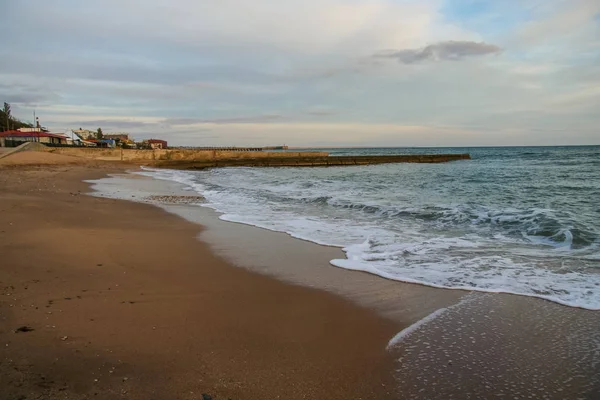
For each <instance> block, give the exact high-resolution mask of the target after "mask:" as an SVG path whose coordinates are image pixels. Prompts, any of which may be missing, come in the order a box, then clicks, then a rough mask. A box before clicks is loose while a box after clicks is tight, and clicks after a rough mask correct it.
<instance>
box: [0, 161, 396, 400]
mask: <svg viewBox="0 0 600 400" xmlns="http://www.w3.org/2000/svg"><path fill="white" fill-rule="evenodd" d="M11 157H12V156H11ZM122 170H123V166H111V165H108V164H102V163H93V164H87V163H85V164H82V165H76V166H71V165H70V166H65V165H46V166H23V165H19V166H12V167H4V168H2V169H0V254H1V258H0V262H1V268H0V294H1V295H2V296H1V297H0V315H1V317H0V344H1V345H2V352H1V356H0V360H1V361H0V388H1V390H0V398H2V399H30V398H31V399H37V398H53V399H54V398H60V399H86V398H102V399H113V398H115V399H116V398H131V399H165V398H173V399H176V398H177V399H199V398H203V397H202V395H203V394H206V395H209V396H211V397H212V398H213V399H229V398H231V399H276V398H281V399H306V398H311V399H314V398H327V399H347V398H352V399H385V398H395V397H396V396H397V394H396V393H394V390H395V387H394V385H393V382H392V376H391V372H392V370H393V359H392V354H391V353H389V352H387V351H386V349H385V347H386V344H387V341H388V340H389V339H390V337H392V336H393V335H394V334H395V333H396V332H397V330H398V327H397V324H395V323H393V322H392V321H390V320H386V319H384V318H382V317H380V316H378V315H377V314H376V313H374V312H372V311H370V310H368V309H366V308H364V307H360V306H357V305H354V304H352V303H350V302H349V301H346V300H344V299H342V298H340V297H338V296H335V295H333V294H331V293H327V292H324V291H319V290H315V289H310V288H306V287H300V286H297V285H290V284H286V283H282V282H281V281H277V280H275V279H272V278H270V277H266V276H263V275H259V274H257V273H254V272H250V271H248V270H245V269H241V268H236V267H234V266H232V265H231V264H230V263H228V262H226V261H225V260H223V259H222V258H221V257H219V256H217V255H215V254H213V252H211V250H210V249H209V248H208V246H207V245H206V244H204V243H202V242H201V241H198V240H197V236H198V233H199V232H200V231H201V229H200V227H199V226H198V225H196V224H192V223H190V222H187V221H185V220H183V219H181V218H178V217H176V216H174V215H170V214H168V213H167V212H165V211H163V210H161V209H159V208H156V207H153V206H150V205H145V204H137V203H133V202H126V201H121V200H112V199H103V198H96V197H90V196H86V195H84V194H83V193H85V192H86V191H88V185H87V184H85V183H82V180H83V179H93V178H100V177H102V176H104V175H105V173H106V172H119V171H122ZM20 327H29V328H31V329H33V330H32V331H29V332H17V333H15V330H17V329H18V328H20Z"/></svg>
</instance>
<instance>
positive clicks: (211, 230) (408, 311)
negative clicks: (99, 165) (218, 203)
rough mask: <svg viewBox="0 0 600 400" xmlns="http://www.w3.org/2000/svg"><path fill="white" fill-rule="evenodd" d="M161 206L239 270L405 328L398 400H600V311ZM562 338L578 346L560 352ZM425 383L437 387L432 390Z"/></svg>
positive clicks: (202, 211) (173, 189) (393, 340)
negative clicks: (417, 273) (390, 269)
mask: <svg viewBox="0 0 600 400" xmlns="http://www.w3.org/2000/svg"><path fill="white" fill-rule="evenodd" d="M134 176H135V177H136V178H135V179H133V180H132V179H131V178H132V175H131V174H129V175H126V176H124V177H122V178H123V179H125V182H126V184H125V186H126V187H128V188H129V189H131V185H133V183H132V181H135V185H134V186H135V187H136V190H140V191H141V192H144V191H148V192H149V193H154V192H155V191H158V193H163V191H164V192H165V193H171V194H173V193H178V194H179V193H180V192H179V191H181V194H184V193H185V194H190V193H195V194H197V193H196V192H194V191H190V190H187V191H186V190H183V191H182V186H181V184H179V183H176V182H172V181H165V180H155V179H153V178H150V177H143V176H139V175H134ZM115 179H117V180H118V179H120V178H119V177H116V178H115ZM144 182H146V183H147V184H148V186H147V187H144V184H143V183H144ZM123 183H124V182H121V183H117V186H121V187H123ZM137 185H140V186H139V187H138V186H137ZM160 207H162V208H164V209H166V210H167V211H169V212H172V213H175V214H176V215H180V216H183V217H184V218H185V219H187V220H189V221H194V222H197V223H201V224H202V225H203V226H205V229H204V230H203V231H202V233H201V235H200V239H201V240H203V241H205V242H207V243H209V244H210V245H211V248H212V249H213V251H215V252H216V253H217V254H219V255H220V256H222V257H225V258H226V259H227V260H229V261H230V262H232V263H233V264H234V265H238V266H241V267H244V268H247V269H250V270H252V271H256V272H259V273H261V274H266V275H271V276H274V277H276V278H277V279H279V280H283V281H286V282H291V283H293V284H296V285H301V286H308V287H311V288H318V289H321V290H325V291H329V292H332V293H335V294H336V295H339V296H342V297H344V298H346V299H348V300H350V301H351V302H353V303H355V304H359V305H361V306H365V307H367V308H368V309H371V310H374V311H375V312H377V313H378V314H379V315H381V316H383V317H385V318H386V319H388V320H391V321H393V322H394V323H395V324H396V326H397V327H398V328H397V332H396V334H395V336H393V337H390V338H389V339H390V341H389V345H388V349H389V351H391V352H393V354H394V356H395V357H396V358H397V359H398V361H397V362H396V363H395V365H396V371H395V373H394V375H395V379H396V382H397V385H398V391H399V392H398V393H401V395H399V398H423V393H426V397H427V398H431V399H446V398H454V397H455V396H459V397H458V398H462V397H461V396H466V395H467V394H469V393H470V394H471V395H472V396H475V397H479V398H484V397H489V396H495V395H508V396H513V397H521V396H525V397H527V396H533V397H534V398H535V397H536V396H538V395H540V391H543V393H544V395H545V396H547V398H550V399H553V398H557V399H559V398H564V396H565V395H567V396H572V397H574V398H575V397H577V398H584V399H587V398H593V393H596V392H600V374H596V373H595V372H594V371H595V370H596V369H597V365H600V353H597V351H596V350H595V347H594V346H595V344H594V343H596V342H598V343H600V334H599V333H598V332H597V331H596V328H595V327H596V326H598V324H600V313H598V312H595V311H590V310H587V309H584V308H574V307H569V306H564V305H561V304H558V303H556V302H552V301H549V300H546V299H540V298H536V297H529V296H522V295H514V294H505V293H486V292H468V291H463V290H455V289H440V288H433V287H430V286H424V285H420V284H412V283H405V282H401V281H396V280H388V279H385V278H382V277H379V276H377V275H373V274H370V273H367V272H362V271H349V270H346V269H342V268H338V267H335V266H332V265H330V264H329V261H330V260H331V259H333V258H338V257H339V256H341V255H342V254H341V253H342V252H341V249H339V248H337V247H329V246H322V245H319V244H315V243H314V242H310V241H305V240H298V239H296V238H295V237H292V236H290V235H288V234H287V233H284V232H277V231H271V230H268V229H263V228H259V229H257V228H258V227H255V226H253V225H247V224H243V223H231V222H229V221H226V220H221V219H219V215H220V214H219V213H217V212H216V211H214V210H212V209H210V208H207V207H199V206H198V205H185V204H178V205H168V204H162V205H160ZM281 261H284V262H281ZM283 265H285V266H286V268H282V266H283ZM361 272H362V273H361ZM492 317H493V318H492ZM515 321H516V322H515ZM449 333H450V335H449ZM555 335H559V336H561V337H562V336H563V335H564V336H566V337H568V338H569V339H568V340H565V341H562V342H560V343H556V342H555V339H554V337H555ZM415 349H418V351H415ZM490 349H493V350H492V351H493V354H494V359H490V354H491V353H490V351H491V350H490ZM583 354H591V356H589V355H586V356H583V358H582V355H583ZM453 360H454V361H453ZM456 360H459V361H458V362H457V361H456ZM557 361H559V362H558V363H557ZM449 363H450V364H449ZM448 368H450V369H448ZM434 370H435V371H436V373H433V374H432V371H434ZM575 371H577V372H575ZM456 374H458V376H462V377H463V378H462V380H459V381H457V380H456V377H457V375H456ZM574 376H576V377H577V378H574ZM473 379H475V381H474V382H471V383H470V384H468V385H467V384H466V383H467V382H470V381H471V380H473ZM561 379H562V380H561ZM424 381H430V382H431V381H433V382H435V383H436V385H434V386H433V388H430V387H428V386H425V387H424V386H423V382H424ZM563 382H564V383H563ZM569 382H571V383H569ZM423 390H424V391H425V392H423ZM589 396H592V397H589Z"/></svg>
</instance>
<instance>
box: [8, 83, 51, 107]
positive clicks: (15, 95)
mask: <svg viewBox="0 0 600 400" xmlns="http://www.w3.org/2000/svg"><path fill="white" fill-rule="evenodd" d="M60 99H61V97H60V96H59V95H57V94H56V93H54V92H52V91H50V90H48V89H47V88H44V87H34V86H29V85H23V84H18V83H15V84H0V102H2V101H6V102H7V103H11V104H21V105H25V106H29V105H32V104H47V103H52V102H56V101H59V100H60Z"/></svg>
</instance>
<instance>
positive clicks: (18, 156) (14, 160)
mask: <svg viewBox="0 0 600 400" xmlns="http://www.w3.org/2000/svg"><path fill="white" fill-rule="evenodd" d="M82 163H85V160H82V159H81V158H78V157H72V156H64V155H62V154H53V153H45V152H40V151H22V152H19V153H14V154H11V155H9V156H6V157H3V158H1V159H0V165H4V166H13V165H60V164H62V165H64V164H82Z"/></svg>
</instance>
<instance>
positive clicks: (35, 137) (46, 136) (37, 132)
mask: <svg viewBox="0 0 600 400" xmlns="http://www.w3.org/2000/svg"><path fill="white" fill-rule="evenodd" d="M25 142H39V143H42V144H65V145H66V144H68V138H67V136H65V135H63V134H62V133H50V132H45V131H43V130H42V129H40V128H20V129H16V130H12V131H5V132H0V147H14V146H18V145H19V144H22V143H25Z"/></svg>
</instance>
